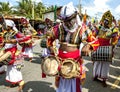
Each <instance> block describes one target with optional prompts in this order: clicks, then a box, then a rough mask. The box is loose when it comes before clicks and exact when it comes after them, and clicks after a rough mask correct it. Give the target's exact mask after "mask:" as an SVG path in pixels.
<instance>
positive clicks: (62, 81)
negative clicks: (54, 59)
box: [50, 2, 98, 92]
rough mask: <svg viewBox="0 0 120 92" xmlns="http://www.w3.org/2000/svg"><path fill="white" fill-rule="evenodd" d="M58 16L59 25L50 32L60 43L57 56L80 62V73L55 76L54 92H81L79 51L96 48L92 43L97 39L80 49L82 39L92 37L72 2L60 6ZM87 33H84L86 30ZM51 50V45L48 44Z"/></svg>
mask: <svg viewBox="0 0 120 92" xmlns="http://www.w3.org/2000/svg"><path fill="white" fill-rule="evenodd" d="M60 18H61V20H62V22H61V24H60V25H56V26H55V27H53V30H52V33H51V35H52V34H53V38H55V39H58V40H59V43H60V47H59V50H58V55H56V54H55V55H56V56H58V57H59V58H62V60H63V62H64V59H68V58H71V59H74V60H76V61H77V62H79V64H80V69H81V70H80V75H79V76H77V77H74V78H70V79H67V78H64V77H63V76H57V77H56V78H55V85H56V87H57V89H56V92H81V91H82V88H81V87H82V85H81V84H82V78H85V77H82V75H83V74H85V71H84V69H83V61H82V58H81V55H80V51H82V52H83V54H84V55H88V54H89V53H90V51H91V50H96V49H97V47H98V46H96V47H95V46H93V44H95V43H97V40H96V41H95V40H94V41H93V42H92V43H86V45H84V46H83V47H81V48H82V49H79V45H80V44H81V41H82V40H87V38H88V37H89V38H90V37H92V35H90V36H89V33H90V32H91V31H90V30H88V29H87V27H86V25H84V24H83V23H82V22H81V21H80V17H79V12H78V10H77V8H76V7H74V6H73V3H72V2H71V3H69V4H67V5H65V6H63V7H62V9H61V12H60ZM85 31H86V32H87V33H88V35H85V33H86V32H85ZM50 48H51V50H53V52H54V49H52V46H50Z"/></svg>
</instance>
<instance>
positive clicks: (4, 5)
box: [0, 2, 13, 15]
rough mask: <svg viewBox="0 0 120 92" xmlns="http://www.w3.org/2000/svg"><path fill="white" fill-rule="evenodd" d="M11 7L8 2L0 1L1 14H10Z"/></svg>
mask: <svg viewBox="0 0 120 92" xmlns="http://www.w3.org/2000/svg"><path fill="white" fill-rule="evenodd" d="M12 9H13V7H11V6H10V4H9V2H0V13H2V14H3V15H11V14H12V13H13V12H12Z"/></svg>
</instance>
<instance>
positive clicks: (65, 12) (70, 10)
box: [60, 2, 78, 19]
mask: <svg viewBox="0 0 120 92" xmlns="http://www.w3.org/2000/svg"><path fill="white" fill-rule="evenodd" d="M76 12H78V11H77V9H76V8H75V7H74V6H73V3H72V2H70V3H68V4H67V5H64V6H63V7H62V9H61V12H60V16H61V17H62V18H64V19H65V18H66V17H70V16H71V15H72V14H74V13H76Z"/></svg>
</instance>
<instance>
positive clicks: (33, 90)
mask: <svg viewBox="0 0 120 92" xmlns="http://www.w3.org/2000/svg"><path fill="white" fill-rule="evenodd" d="M50 85H52V83H50V82H43V81H29V82H27V83H26V84H25V86H24V88H23V92H55V89H54V88H53V87H50Z"/></svg>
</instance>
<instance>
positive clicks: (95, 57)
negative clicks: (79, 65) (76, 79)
mask: <svg viewBox="0 0 120 92" xmlns="http://www.w3.org/2000/svg"><path fill="white" fill-rule="evenodd" d="M112 56H113V48H112V46H100V47H98V49H97V50H96V51H94V52H92V53H91V60H92V61H102V62H112Z"/></svg>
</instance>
